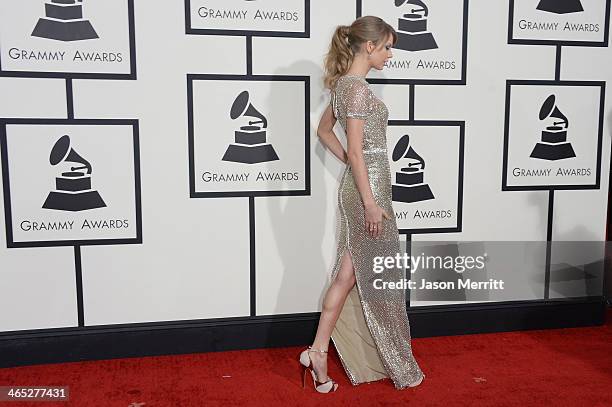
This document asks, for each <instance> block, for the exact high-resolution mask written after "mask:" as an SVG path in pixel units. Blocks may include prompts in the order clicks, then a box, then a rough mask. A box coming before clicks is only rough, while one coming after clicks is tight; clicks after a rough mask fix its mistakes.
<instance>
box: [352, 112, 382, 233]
mask: <svg viewBox="0 0 612 407" xmlns="http://www.w3.org/2000/svg"><path fill="white" fill-rule="evenodd" d="M364 124H365V120H363V119H357V118H347V119H346V132H347V150H348V153H347V156H348V162H349V164H350V165H351V169H352V171H353V179H354V180H355V184H356V185H357V189H358V190H359V194H360V195H361V201H362V202H363V206H364V209H365V226H366V232H368V233H369V234H370V236H372V237H378V235H379V234H380V231H381V229H382V228H381V223H382V220H383V219H382V218H383V217H384V218H385V219H390V217H389V214H388V213H387V212H386V211H385V210H384V209H383V208H381V207H380V206H378V204H377V203H376V201H375V200H374V194H372V188H371V187H370V180H369V177H368V169H367V167H366V165H365V160H364V159H363V126H364Z"/></svg>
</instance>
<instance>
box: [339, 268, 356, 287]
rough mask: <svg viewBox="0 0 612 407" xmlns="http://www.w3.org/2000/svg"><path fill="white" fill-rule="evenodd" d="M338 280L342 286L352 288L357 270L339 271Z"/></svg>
mask: <svg viewBox="0 0 612 407" xmlns="http://www.w3.org/2000/svg"><path fill="white" fill-rule="evenodd" d="M336 282H337V283H338V284H341V285H342V286H345V287H348V288H352V287H353V286H354V285H355V270H354V269H352V270H342V272H341V273H338V277H337V279H336Z"/></svg>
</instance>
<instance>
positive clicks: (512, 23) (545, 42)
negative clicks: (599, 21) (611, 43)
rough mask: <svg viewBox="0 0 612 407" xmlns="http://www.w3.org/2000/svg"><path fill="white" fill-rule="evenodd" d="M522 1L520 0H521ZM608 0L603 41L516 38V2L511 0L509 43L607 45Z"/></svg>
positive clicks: (608, 29) (607, 2)
mask: <svg viewBox="0 0 612 407" xmlns="http://www.w3.org/2000/svg"><path fill="white" fill-rule="evenodd" d="M519 1H520V0H519ZM605 1H606V16H605V22H604V40H603V41H602V42H595V41H566V40H536V39H517V38H514V2H515V0H510V8H509V10H508V44H522V45H563V46H570V47H571V46H574V47H607V46H608V37H609V34H610V1H611V0H605Z"/></svg>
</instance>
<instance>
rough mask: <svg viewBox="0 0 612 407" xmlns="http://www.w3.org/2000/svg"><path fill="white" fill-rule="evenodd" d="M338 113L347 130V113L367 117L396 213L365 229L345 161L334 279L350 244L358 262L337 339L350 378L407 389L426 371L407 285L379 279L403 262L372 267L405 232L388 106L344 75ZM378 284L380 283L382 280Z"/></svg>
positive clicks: (369, 154) (371, 151)
mask: <svg viewBox="0 0 612 407" xmlns="http://www.w3.org/2000/svg"><path fill="white" fill-rule="evenodd" d="M331 106H332V109H333V112H334V116H335V117H336V118H337V119H338V121H339V122H340V124H341V126H342V128H343V129H344V131H345V134H346V120H347V118H348V117H352V118H358V119H364V120H365V123H364V137H363V156H364V160H365V164H366V167H367V170H368V178H369V180H370V187H371V189H372V193H373V194H374V199H375V200H376V202H377V203H378V205H380V206H381V207H382V208H383V209H385V210H386V212H387V213H388V214H389V215H390V217H391V219H389V220H387V219H384V220H383V222H382V231H381V234H380V236H379V237H377V238H372V237H370V236H369V235H368V234H367V233H366V230H365V217H364V207H363V203H362V201H361V195H360V194H359V190H358V189H357V185H356V184H355V181H354V179H353V173H352V170H351V168H350V165H349V164H347V166H346V169H345V171H344V174H343V175H342V180H341V181H340V187H339V191H338V205H339V208H340V233H339V241H338V251H337V254H336V260H335V265H334V268H333V271H332V272H331V275H330V280H333V279H334V278H335V277H336V275H337V273H338V271H339V270H340V266H341V261H342V256H343V254H344V251H345V250H349V252H350V255H351V257H352V260H353V266H354V268H355V277H356V280H357V282H356V284H355V286H354V287H353V289H352V290H351V292H350V293H349V295H348V297H347V299H346V302H345V304H344V307H343V308H342V311H341V313H340V316H339V318H338V321H337V323H336V325H335V327H334V329H333V332H332V335H331V338H332V341H333V343H334V346H335V347H336V350H337V352H338V354H339V356H340V360H341V362H342V365H343V367H344V370H345V371H346V373H347V375H348V377H349V379H350V381H351V383H352V384H353V385H358V384H360V383H364V382H370V381H375V380H380V379H383V378H387V377H388V378H390V379H391V380H392V381H393V384H394V386H395V388H397V389H402V388H405V387H408V386H409V385H413V384H415V383H417V382H418V381H419V380H421V378H422V377H423V378H424V377H425V376H424V374H423V372H422V371H421V369H420V367H419V365H418V363H417V362H416V360H415V359H414V356H413V354H412V347H411V343H410V341H411V339H410V325H409V322H408V316H407V314H406V293H405V291H404V290H403V289H376V288H375V284H374V283H375V280H376V279H380V281H401V280H402V279H404V278H405V276H406V274H405V271H404V269H403V268H392V269H385V270H384V271H383V272H382V273H374V271H373V264H374V258H375V257H377V256H391V257H394V258H395V256H396V255H397V254H398V253H400V254H401V255H403V253H402V252H400V242H399V234H398V230H397V223H396V221H395V216H394V212H393V207H392V200H391V172H390V168H389V158H388V154H387V140H386V131H387V120H388V117H389V112H388V110H387V107H386V106H385V104H384V103H383V102H382V101H381V100H380V99H378V98H377V97H376V96H375V95H374V94H373V93H372V91H371V90H370V88H369V84H368V82H367V81H366V80H365V79H364V78H362V77H359V76H352V75H345V76H342V77H340V78H339V79H338V81H337V83H336V85H335V86H334V88H333V89H332V92H331ZM378 286H380V283H379V284H378Z"/></svg>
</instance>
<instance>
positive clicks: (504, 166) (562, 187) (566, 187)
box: [502, 79, 606, 191]
mask: <svg viewBox="0 0 612 407" xmlns="http://www.w3.org/2000/svg"><path fill="white" fill-rule="evenodd" d="M514 85H519V86H525V85H527V86H595V87H599V88H600V94H599V130H598V132H597V133H598V134H597V164H596V166H597V168H596V175H595V184H593V185H586V184H585V185H569V184H568V185H525V186H520V185H519V186H517V185H508V147H509V143H510V102H511V90H512V86H514ZM605 95H606V82H605V81H553V80H513V79H509V80H507V81H506V98H505V106H506V107H505V109H506V111H505V115H504V147H503V161H502V191H551V190H584V189H600V186H601V154H602V142H603V128H604V126H603V123H604V106H605Z"/></svg>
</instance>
